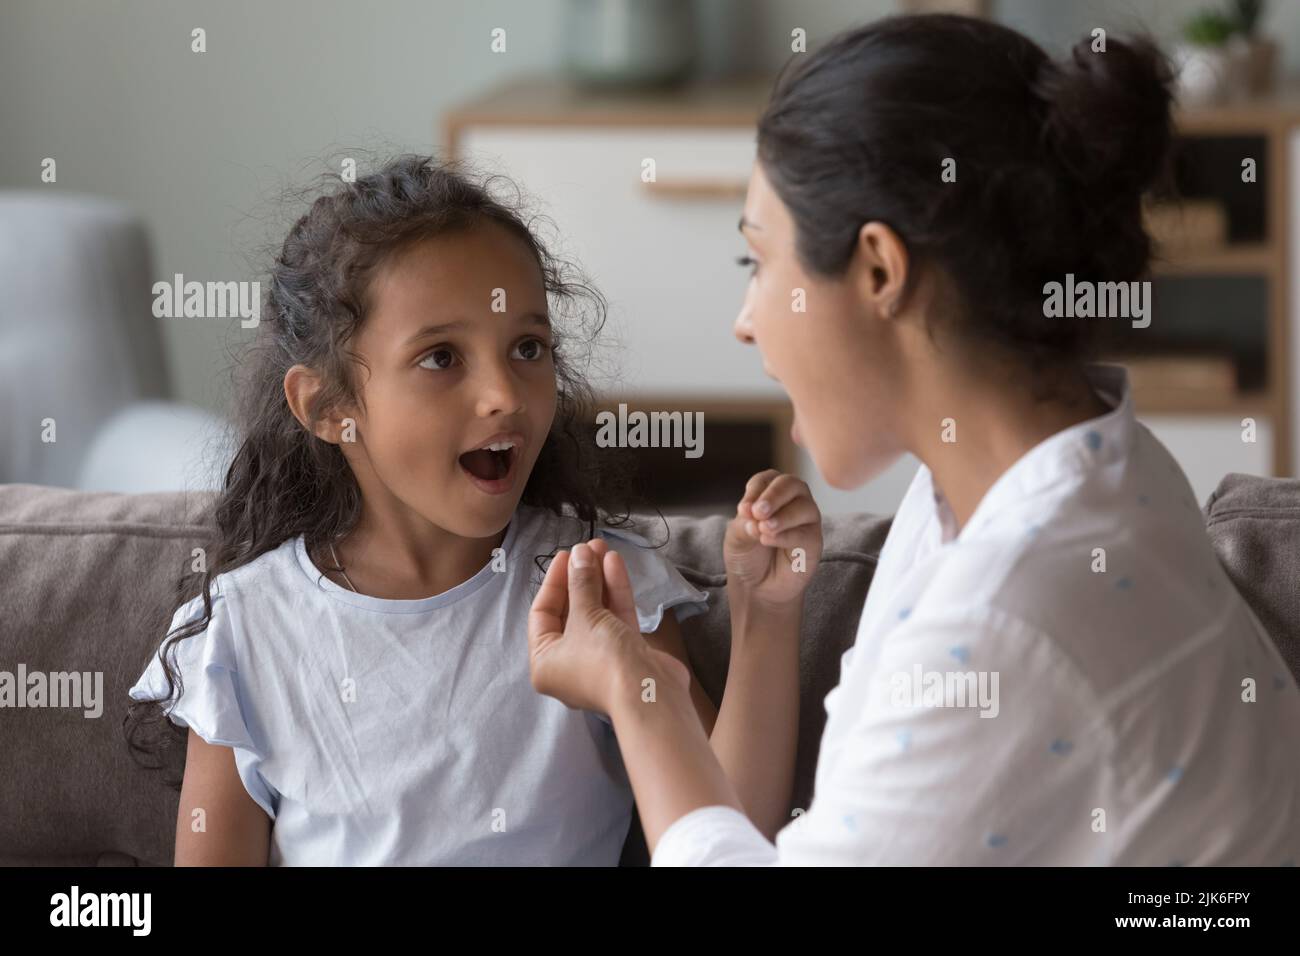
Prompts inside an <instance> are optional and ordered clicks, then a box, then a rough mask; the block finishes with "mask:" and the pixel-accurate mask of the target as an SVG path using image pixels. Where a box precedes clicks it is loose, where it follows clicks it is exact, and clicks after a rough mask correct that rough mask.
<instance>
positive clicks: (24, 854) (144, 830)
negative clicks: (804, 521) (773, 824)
mask: <svg viewBox="0 0 1300 956" xmlns="http://www.w3.org/2000/svg"><path fill="white" fill-rule="evenodd" d="M211 500H212V496H211V494H210V493H206V492H196V493H191V494H179V493H158V494H141V495H120V494H109V493H84V492H75V491H69V490H65V489H59V488H47V487H41V486H36V485H0V568H3V569H4V570H3V576H0V670H5V671H9V672H11V673H13V672H16V670H17V668H18V665H19V664H20V663H21V664H23V665H24V666H25V667H26V669H27V670H28V672H35V671H43V672H50V671H89V672H92V673H93V672H100V673H102V675H103V691H102V699H101V701H100V704H101V706H102V708H103V712H102V714H101V716H99V717H97V718H87V717H85V716H83V713H82V711H81V710H73V709H66V708H65V709H58V708H35V709H33V708H22V709H12V710H11V709H8V708H6V709H3V710H0V721H2V722H3V723H0V732H3V736H4V738H5V740H6V744H7V746H5V747H3V748H0V806H3V807H5V808H6V809H7V810H8V811H9V812H7V813H5V814H2V815H0V848H2V849H0V865H4V864H18V863H64V864H70V865H95V864H100V865H112V864H120V863H123V862H128V863H129V862H131V861H132V860H135V861H139V862H142V863H146V864H157V865H165V864H168V863H170V862H171V859H172V850H173V846H174V841H175V826H176V810H177V804H178V800H179V795H178V794H177V793H176V791H174V790H172V789H169V788H167V787H166V786H164V785H163V782H162V779H161V775H160V774H159V773H158V772H157V771H148V770H145V769H142V768H141V767H140V766H139V765H137V763H136V762H135V761H134V760H133V759H132V757H131V755H130V753H129V752H128V750H127V747H126V743H125V739H124V736H123V733H122V718H123V717H124V715H125V712H126V705H127V703H128V698H127V693H126V692H127V689H128V688H129V687H130V686H131V684H132V683H133V682H134V681H135V679H136V678H137V677H138V676H139V674H140V672H141V671H142V670H143V669H144V667H145V665H146V663H147V662H148V659H149V657H150V655H151V654H153V653H154V652H155V650H156V649H157V647H158V644H159V642H160V641H161V640H162V638H163V636H164V632H165V630H166V627H167V625H168V623H169V622H170V620H171V615H172V611H173V610H174V600H173V591H174V587H175V583H176V580H177V578H178V577H179V576H180V574H181V572H182V571H183V570H185V569H186V568H187V566H188V564H189V562H190V561H191V560H192V556H191V548H194V547H197V546H198V545H199V544H200V543H201V542H202V540H203V538H204V532H205V528H204V525H203V523H202V522H203V521H204V520H206V517H205V515H204V514H203V511H204V508H205V507H207V506H209V505H210V503H211ZM725 525H726V521H725V519H723V518H721V517H713V518H702V519H701V518H691V517H680V516H670V517H669V518H668V528H669V539H668V544H667V547H666V551H667V553H668V555H669V557H670V558H671V559H672V560H673V561H674V563H676V564H677V565H678V567H679V568H681V570H682V573H683V575H684V576H686V577H687V578H688V579H689V580H691V581H692V582H693V583H695V584H696V585H698V586H699V587H702V588H705V589H707V590H708V591H709V595H710V609H709V611H708V612H707V613H706V614H703V615H698V616H696V617H695V618H691V619H688V620H687V621H686V622H684V624H683V627H682V630H683V635H684V638H685V641H686V644H687V646H688V649H689V653H690V656H691V662H692V665H693V666H694V668H695V671H696V674H697V675H698V677H699V680H700V683H701V685H702V686H703V687H704V689H705V691H706V692H707V693H708V694H709V696H710V697H711V698H712V699H713V701H714V703H715V704H717V703H718V702H720V701H721V699H722V689H723V685H724V683H725V679H726V673H727V663H728V657H729V654H730V628H729V624H728V621H729V618H728V612H727V607H726V590H725V584H726V579H725V576H724V572H723V566H722V534H723V529H724V528H725ZM824 527H825V534H826V553H825V556H824V559H823V563H822V566H821V568H820V569H819V571H818V572H817V574H816V575H815V576H814V578H813V580H812V582H810V585H809V593H808V597H807V601H806V612H805V620H804V629H803V640H802V644H801V650H800V676H799V684H800V694H801V702H800V717H799V749H798V754H797V758H796V777H795V787H794V793H793V798H792V801H791V807H792V808H793V807H807V806H808V803H809V801H810V800H811V795H812V781H813V774H814V771H815V769H816V759H817V748H818V745H819V743H820V740H821V732H822V728H823V725H824V723H825V717H826V714H825V710H824V708H823V706H822V701H823V698H824V697H825V696H826V694H827V693H828V692H829V691H830V689H831V688H832V687H834V686H835V684H836V683H837V682H838V680H839V659H840V655H841V654H842V653H843V652H844V650H846V649H847V648H848V647H849V646H850V645H851V644H852V642H853V639H854V636H855V634H856V631H857V621H858V615H859V613H860V611H861V608H862V603H863V601H864V599H865V597H866V590H867V586H868V584H869V583H870V580H871V575H872V572H873V571H874V569H875V557H876V554H877V553H878V551H879V548H880V545H881V544H882V543H883V541H884V538H885V534H886V531H887V529H888V521H887V520H882V519H879V518H873V517H870V516H865V515H859V516H846V517H840V518H832V519H828V520H827V521H826V522H825V526H824ZM645 533H646V535H647V536H648V537H650V538H651V539H652V540H654V541H656V542H657V541H662V540H663V538H664V529H663V525H662V524H660V525H658V527H657V529H656V528H655V526H653V525H649V526H647V527H646V528H645ZM183 761H184V751H183V748H177V749H176V750H175V751H174V752H173V754H172V759H171V760H170V761H169V763H168V764H167V766H166V767H165V768H164V772H165V774H167V775H170V776H173V777H174V778H179V775H180V772H181V770H182V768H183ZM628 844H629V850H628V852H627V853H625V855H624V860H625V862H629V863H637V862H640V863H644V862H645V853H644V842H643V841H642V840H641V837H640V827H639V825H636V826H634V827H633V833H632V835H631V836H630V838H629V841H628Z"/></svg>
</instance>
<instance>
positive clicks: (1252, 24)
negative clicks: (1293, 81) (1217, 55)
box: [1229, 0, 1277, 96]
mask: <svg viewBox="0 0 1300 956" xmlns="http://www.w3.org/2000/svg"><path fill="white" fill-rule="evenodd" d="M1267 6H1268V4H1267V2H1266V0H1233V3H1232V7H1231V18H1232V20H1233V25H1234V27H1235V29H1234V31H1233V36H1232V38H1231V40H1230V41H1229V47H1230V55H1231V57H1232V59H1233V68H1234V73H1235V76H1234V84H1235V85H1236V86H1237V88H1238V89H1239V90H1240V91H1241V92H1244V93H1247V94H1249V95H1252V96H1259V95H1261V94H1263V93H1268V92H1270V91H1271V90H1272V89H1273V85H1274V82H1275V78H1276V75H1277V73H1276V70H1277V41H1276V40H1273V39H1270V38H1268V37H1264V36H1261V35H1260V32H1259V21H1260V20H1261V19H1262V17H1263V15H1264V11H1265V9H1266V8H1267Z"/></svg>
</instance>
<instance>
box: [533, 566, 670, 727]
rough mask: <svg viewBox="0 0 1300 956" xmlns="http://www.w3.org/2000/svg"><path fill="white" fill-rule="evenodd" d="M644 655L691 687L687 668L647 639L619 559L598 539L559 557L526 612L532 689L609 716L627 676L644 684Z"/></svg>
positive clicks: (624, 685) (626, 575)
mask: <svg viewBox="0 0 1300 956" xmlns="http://www.w3.org/2000/svg"><path fill="white" fill-rule="evenodd" d="M647 655H649V656H650V657H651V658H653V660H654V662H655V664H656V665H657V666H658V668H660V669H663V670H666V672H667V673H669V674H670V675H671V676H672V677H673V678H674V679H676V680H677V681H678V682H679V683H680V684H681V685H682V686H683V687H688V686H689V684H690V672H689V671H687V669H686V665H684V664H683V663H682V662H681V661H679V660H677V659H676V658H675V657H673V656H671V655H670V654H664V653H663V652H661V651H658V650H655V649H654V648H652V647H650V645H648V644H647V643H646V642H645V641H644V640H643V639H642V637H641V631H640V628H639V627H638V625H637V617H636V604H635V602H634V601H633V598H632V582H631V579H630V578H629V577H628V574H627V565H626V564H624V563H623V558H622V556H621V555H620V554H619V553H618V552H617V551H613V550H610V549H609V547H608V545H606V544H605V542H604V541H600V540H597V541H592V542H590V543H584V544H577V545H574V547H573V549H572V551H571V552H570V551H561V552H559V554H557V555H556V556H555V558H554V559H553V560H552V561H551V566H550V567H549V568H547V569H546V578H545V579H544V580H543V581H542V587H541V589H540V590H539V591H538V592H537V597H535V598H534V599H533V606H532V610H531V611H530V612H529V614H528V659H529V673H530V675H531V678H532V682H533V688H534V689H535V690H537V691H538V693H542V694H546V695H547V696H549V697H554V698H556V699H557V700H559V701H561V702H562V703H564V704H567V705H568V706H570V707H578V708H581V709H583V710H591V711H596V712H598V713H603V714H609V713H611V709H612V707H613V704H614V701H615V698H616V695H617V694H619V693H623V692H625V688H626V686H627V684H626V679H627V678H629V677H630V678H632V679H633V680H639V679H640V675H641V674H642V672H644V671H645V670H646V668H645V666H644V665H643V663H642V661H644V659H645V658H646V656H647Z"/></svg>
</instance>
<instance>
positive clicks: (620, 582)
mask: <svg viewBox="0 0 1300 956" xmlns="http://www.w3.org/2000/svg"><path fill="white" fill-rule="evenodd" d="M604 568H605V589H606V590H607V591H608V592H609V596H608V598H607V601H608V603H609V609H610V611H612V612H613V613H614V616H615V617H617V618H618V619H619V620H620V621H622V622H623V623H624V624H626V625H627V626H628V627H630V628H632V630H633V631H635V632H637V633H640V632H641V625H640V623H639V622H638V621H637V619H636V598H635V597H634V596H633V594H632V579H631V578H630V577H628V574H627V564H626V563H625V562H624V561H623V556H622V555H621V554H619V553H618V552H617V551H610V552H609V553H608V554H606V555H605V563H604Z"/></svg>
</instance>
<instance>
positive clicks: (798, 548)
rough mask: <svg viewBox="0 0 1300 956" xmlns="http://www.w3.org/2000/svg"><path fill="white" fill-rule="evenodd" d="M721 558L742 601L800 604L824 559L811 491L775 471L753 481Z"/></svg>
mask: <svg viewBox="0 0 1300 956" xmlns="http://www.w3.org/2000/svg"><path fill="white" fill-rule="evenodd" d="M722 555H723V560H724V562H725V563H726V566H727V587H728V590H733V589H735V590H737V591H738V596H741V597H744V598H747V599H749V600H750V601H752V602H753V603H754V604H757V605H758V606H761V607H768V608H773V609H778V608H784V607H787V606H789V605H791V604H793V603H794V602H795V601H796V600H798V598H800V597H801V596H802V595H803V592H804V589H805V588H806V587H807V586H808V581H809V580H810V579H811V578H812V574H813V572H814V571H815V570H816V569H817V562H818V561H820V560H821V556H822V513H821V509H819V508H818V507H817V503H816V502H815V501H813V499H812V492H810V491H809V490H808V485H807V484H806V483H805V482H803V481H802V480H800V479H799V478H796V477H794V476H793V475H785V474H782V473H781V472H779V471H776V470H775V469H768V470H767V471H763V472H759V473H758V474H757V475H755V476H754V477H753V478H751V479H749V482H748V483H747V484H746V485H745V495H744V497H742V498H741V499H740V504H739V505H737V506H736V517H734V518H732V519H731V523H730V524H728V525H727V534H726V537H725V538H724V540H723V545H722Z"/></svg>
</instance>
